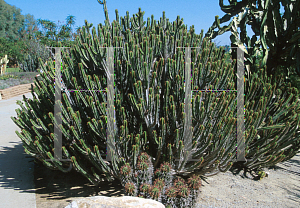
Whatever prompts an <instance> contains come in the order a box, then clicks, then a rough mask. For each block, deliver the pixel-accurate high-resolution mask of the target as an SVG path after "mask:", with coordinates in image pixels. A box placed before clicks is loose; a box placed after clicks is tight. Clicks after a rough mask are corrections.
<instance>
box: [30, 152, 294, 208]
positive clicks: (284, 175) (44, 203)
mask: <svg viewBox="0 0 300 208" xmlns="http://www.w3.org/2000/svg"><path fill="white" fill-rule="evenodd" d="M266 171H267V172H269V175H268V177H265V178H263V179H262V180H256V179H255V176H253V175H251V174H249V173H247V174H246V176H244V172H243V171H240V172H237V170H233V169H231V170H230V171H227V172H226V173H219V174H217V175H215V176H211V177H207V178H206V179H205V180H204V181H202V187H201V188H200V193H199V196H198V198H197V199H198V200H197V204H196V206H195V207H196V208H200V207H251V208H252V207H272V208H276V207H278V208H282V207H300V152H299V153H298V154H297V155H296V156H295V157H293V158H292V159H290V160H289V161H286V162H283V163H280V164H277V165H275V166H273V167H272V168H268V169H266ZM34 181H35V186H36V205H37V208H56V207H57V208H63V207H65V206H67V205H68V203H69V202H71V201H72V200H75V199H79V198H82V197H89V196H96V195H102V196H124V192H123V189H122V186H121V184H119V183H117V182H102V183H101V185H100V186H99V187H95V186H93V185H91V184H90V182H89V181H88V180H87V179H86V178H85V177H84V176H82V175H81V174H79V173H77V172H76V171H74V170H72V171H71V172H70V173H63V172H61V171H54V170H49V169H47V168H46V167H44V166H43V165H42V164H35V169H34Z"/></svg>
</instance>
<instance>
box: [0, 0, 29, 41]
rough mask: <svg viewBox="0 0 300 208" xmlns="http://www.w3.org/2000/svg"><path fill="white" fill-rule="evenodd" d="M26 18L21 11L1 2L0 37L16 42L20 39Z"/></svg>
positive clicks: (2, 0) (1, 0)
mask: <svg viewBox="0 0 300 208" xmlns="http://www.w3.org/2000/svg"><path fill="white" fill-rule="evenodd" d="M23 22H24V16H23V15H21V10H20V9H19V8H16V7H15V6H11V5H9V4H7V3H6V2H4V0H0V37H4V38H7V39H9V40H13V41H16V40H18V39H19V37H20V32H21V31H20V28H22V26H23Z"/></svg>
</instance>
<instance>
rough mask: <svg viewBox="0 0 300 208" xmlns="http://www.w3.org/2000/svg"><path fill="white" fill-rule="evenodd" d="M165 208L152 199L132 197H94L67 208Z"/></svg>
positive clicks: (72, 203) (73, 203)
mask: <svg viewBox="0 0 300 208" xmlns="http://www.w3.org/2000/svg"><path fill="white" fill-rule="evenodd" d="M121 207H122V208H133V207H135V208H165V206H164V205H163V204H162V203H160V202H158V201H155V200H152V199H144V198H139V197H132V196H121V197H107V196H92V197H86V198H82V199H79V200H75V201H72V202H71V203H70V204H69V205H68V206H66V207H65V208H121Z"/></svg>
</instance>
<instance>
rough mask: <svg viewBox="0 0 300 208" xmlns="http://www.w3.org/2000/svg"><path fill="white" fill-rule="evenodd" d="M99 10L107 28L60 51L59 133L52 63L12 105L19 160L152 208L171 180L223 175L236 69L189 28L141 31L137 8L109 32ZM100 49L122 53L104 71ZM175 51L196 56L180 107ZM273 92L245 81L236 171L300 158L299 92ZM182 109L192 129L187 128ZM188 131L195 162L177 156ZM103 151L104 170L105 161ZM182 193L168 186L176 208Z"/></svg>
mask: <svg viewBox="0 0 300 208" xmlns="http://www.w3.org/2000/svg"><path fill="white" fill-rule="evenodd" d="M99 3H101V4H103V5H104V12H105V17H106V20H105V25H102V24H99V25H98V28H97V30H98V34H97V33H96V29H95V27H93V28H92V34H91V33H90V27H91V25H90V24H88V23H87V21H86V26H84V27H82V29H81V31H80V35H79V36H78V37H77V38H76V44H75V45H74V46H72V48H71V50H70V51H71V52H70V53H65V52H64V51H62V54H63V56H62V60H63V64H62V81H63V85H64V87H65V88H66V89H72V90H74V91H73V92H71V91H64V92H62V101H61V105H60V106H61V108H62V113H61V114H59V115H58V116H61V118H62V124H61V125H59V126H58V124H57V123H58V122H57V118H56V116H57V115H56V116H54V113H53V112H54V104H55V96H54V92H55V90H54V79H55V71H54V65H53V62H52V61H51V60H50V59H49V61H48V62H47V66H46V67H43V66H42V67H43V71H44V73H42V74H41V79H40V80H36V87H35V88H34V89H33V92H32V94H33V99H27V98H25V97H24V100H23V101H24V103H25V106H24V105H23V104H22V103H21V101H18V102H17V103H18V104H19V105H20V106H21V108H22V109H17V117H18V118H14V117H12V119H13V121H14V122H15V123H16V124H17V125H18V126H19V127H20V128H21V133H19V132H16V133H17V135H18V136H19V137H20V138H21V140H22V141H23V146H24V149H25V152H26V153H28V154H30V155H32V156H34V157H35V158H36V159H38V160H40V161H42V162H43V163H44V164H45V165H46V166H47V167H49V168H53V169H59V170H61V171H64V172H68V171H70V167H71V168H74V169H75V170H77V171H78V172H80V173H81V174H83V175H84V176H85V177H87V178H88V179H89V180H90V182H91V183H93V184H95V185H98V184H99V182H100V181H102V180H114V179H116V180H119V181H121V183H122V185H123V187H125V189H126V190H127V192H128V194H131V195H138V196H146V197H152V198H155V199H157V200H165V198H164V197H165V191H166V190H167V189H169V188H170V187H169V186H172V183H170V181H172V179H173V177H175V176H180V177H181V178H182V179H188V178H189V177H197V176H210V175H213V174H217V173H218V172H220V171H222V172H225V171H227V170H228V169H229V168H230V167H231V166H232V165H233V163H234V158H235V151H236V149H235V148H236V131H235V130H236V120H237V119H236V117H237V113H236V108H237V104H236V92H235V91H230V89H233V90H234V85H235V83H236V76H235V75H234V70H235V69H234V67H233V66H234V65H235V62H236V61H235V60H232V63H231V60H230V58H229V56H227V55H228V54H226V53H225V52H224V50H223V48H222V47H220V48H219V49H217V48H216V47H215V46H214V44H213V43H211V42H210V41H209V40H207V39H205V38H204V39H203V38H202V37H203V31H202V33H201V34H200V35H197V34H195V33H194V31H195V30H194V28H193V27H191V28H190V31H189V32H188V31H187V26H185V25H183V20H180V18H179V16H178V17H177V20H176V21H174V22H173V24H171V23H170V22H169V20H168V19H166V17H165V13H164V12H163V17H162V18H161V21H159V22H158V23H157V22H156V21H154V17H153V15H152V17H151V21H150V18H148V21H147V26H145V25H146V21H143V14H144V12H142V11H141V9H140V8H139V12H138V13H137V14H136V15H134V16H133V17H132V18H131V19H130V18H129V13H128V12H127V16H125V17H124V18H122V17H121V20H119V15H118V11H117V10H116V20H115V21H113V22H112V23H110V21H109V18H108V12H107V8H106V2H105V0H104V1H103V2H101V1H99ZM105 47H123V48H115V49H114V51H113V54H114V58H113V60H111V62H109V61H107V59H106V58H107V57H109V54H111V53H110V50H109V49H107V48H105ZM178 47H196V48H192V49H191V66H190V67H191V71H192V73H191V90H193V92H191V94H192V98H191V102H189V101H187V100H185V80H186V79H187V78H185V72H186V70H185V57H184V52H186V53H187V52H188V49H183V48H178ZM40 62H41V65H43V62H42V60H40ZM227 62H229V63H227ZM109 63H113V65H114V66H113V68H114V72H115V76H114V77H115V78H114V82H115V83H114V92H115V98H114V103H115V112H116V115H115V122H116V126H115V129H116V130H115V137H114V138H113V139H112V141H111V144H108V143H109V142H108V141H107V138H106V137H107V134H106V133H107V132H106V129H107V128H108V129H110V128H111V127H110V126H109V125H108V122H107V121H108V118H109V117H108V115H107V114H106V108H107V107H108V106H109V105H108V103H109V102H110V101H109V100H108V99H107V97H108V96H107V94H109V93H107V94H106V93H105V92H103V91H105V90H106V88H107V85H108V83H109V81H110V80H111V79H112V76H109V75H110V72H109V70H108V64H109ZM109 77H110V78H109ZM281 83H282V80H278V83H277V84H274V85H273V84H271V83H270V79H269V78H267V77H266V74H265V71H264V70H263V69H262V70H261V71H259V72H258V73H253V75H251V76H249V77H248V79H247V80H246V82H245V91H246V92H245V94H246V96H245V146H246V159H247V161H246V162H243V163H242V165H243V166H245V167H247V168H249V169H255V168H261V167H267V166H271V165H273V164H276V163H278V162H280V161H283V160H286V159H287V158H290V157H292V156H294V155H295V154H296V152H297V150H298V149H299V141H300V140H299V133H298V132H297V129H298V124H299V118H300V116H299V111H300V110H299V109H300V107H299V102H298V97H297V96H295V92H297V91H296V90H295V89H293V88H289V87H287V86H286V85H285V84H284V83H283V84H281ZM277 86H279V87H280V88H281V89H280V90H279V89H278V88H279V87H277ZM209 89H212V90H225V89H228V92H224V91H223V92H212V91H208V90H209ZM83 90H86V91H83ZM201 90H204V92H203V91H201ZM274 95H275V98H274V99H273V96H274ZM56 103H58V104H59V102H56ZM188 104H189V105H190V106H191V109H192V112H191V113H192V114H191V115H192V116H191V117H192V129H188V128H187V127H186V126H185V119H186V118H185V114H186V113H188V112H186V111H185V106H186V105H188ZM54 126H56V127H57V128H59V129H60V131H61V133H62V153H63V158H69V159H71V161H59V160H55V159H54V148H55V147H54V141H55V140H57V136H56V135H54V133H53V132H54ZM187 130H189V131H190V130H191V131H192V135H193V136H192V143H191V148H192V152H191V156H192V159H193V160H188V157H187V155H186V154H185V153H186V148H184V147H185V145H186V146H188V144H185V143H184V141H185V138H184V132H185V131H187ZM108 145H111V146H110V147H111V149H110V151H111V153H112V154H111V161H105V156H106V154H107V152H106V148H107V146H108ZM258 148H259V149H258ZM47 159H52V161H48V160H47ZM145 167H148V168H147V169H146V168H145ZM159 167H160V169H159V170H157V169H158V168H159ZM154 169H156V171H154ZM155 176H157V177H162V178H164V177H165V178H164V180H165V181H164V182H165V187H164V188H163V189H160V188H159V183H160V184H161V181H160V180H158V181H160V182H156V183H155V184H154V182H155ZM167 181H169V182H167ZM184 181H185V180H184ZM179 182H180V180H178V181H175V182H174V183H175V185H176V184H178V183H179ZM142 184H149V186H150V188H149V190H147V193H145V194H144V193H142V192H141V193H140V186H141V185H142ZM186 184H187V182H183V183H182V184H181V186H178V187H176V188H177V189H178V190H177V193H178V198H180V200H179V201H180V202H179V203H181V204H185V205H184V206H188V205H187V204H190V203H189V201H190V198H189V197H188V198H185V196H186V193H188V191H190V190H191V189H192V188H191V187H188V186H187V185H186ZM191 186H192V187H200V186H199V184H198V185H197V184H195V183H194V185H191ZM179 193H180V194H179ZM147 194H148V195H147ZM177 202H178V200H177Z"/></svg>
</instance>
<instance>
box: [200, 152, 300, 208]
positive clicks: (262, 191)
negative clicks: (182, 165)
mask: <svg viewBox="0 0 300 208" xmlns="http://www.w3.org/2000/svg"><path fill="white" fill-rule="evenodd" d="M265 171H266V172H268V173H269V175H268V177H265V178H263V179H262V180H260V181H259V180H253V178H254V176H252V175H251V174H250V173H247V174H246V176H247V177H248V178H247V177H245V176H244V171H243V170H242V171H240V172H239V173H233V172H234V171H227V172H226V173H219V174H217V175H214V176H211V177H207V180H206V181H202V187H201V188H200V191H201V192H200V193H199V196H198V198H197V204H196V206H195V208H202V207H243V208H244V207H272V208H277V207H278V208H283V207H293V208H294V207H300V152H298V153H297V155H296V156H294V157H293V158H291V159H290V160H288V161H285V162H283V163H280V164H277V165H275V166H274V168H273V169H269V168H267V169H265Z"/></svg>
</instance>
